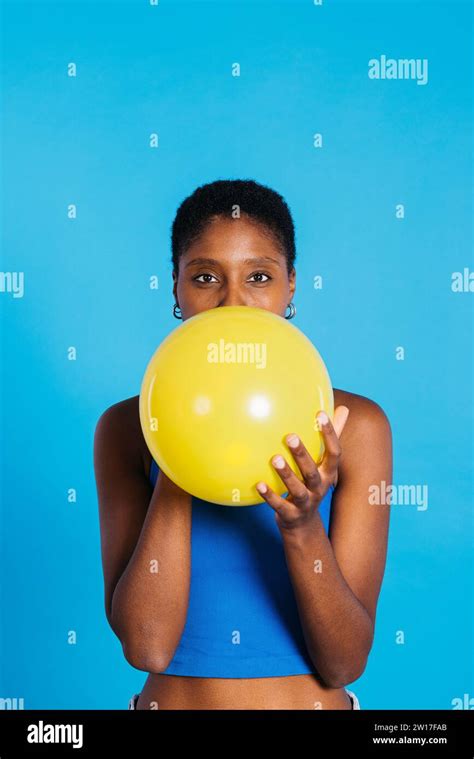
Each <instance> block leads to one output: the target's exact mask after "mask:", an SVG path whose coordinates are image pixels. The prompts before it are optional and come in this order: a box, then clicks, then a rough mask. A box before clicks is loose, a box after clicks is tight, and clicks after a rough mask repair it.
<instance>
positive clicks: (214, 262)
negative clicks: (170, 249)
mask: <svg viewBox="0 0 474 759" xmlns="http://www.w3.org/2000/svg"><path fill="white" fill-rule="evenodd" d="M242 263H243V264H264V263H273V264H276V265H277V266H281V264H280V261H278V260H277V259H276V258H272V257H271V256H258V257H255V258H246V259H244V261H242ZM195 264H209V265H211V266H215V265H217V266H220V265H221V262H220V261H218V260H217V259H215V258H202V257H199V258H193V259H191V261H188V262H187V263H186V265H185V267H184V268H185V269H187V267H188V266H193V265H195Z"/></svg>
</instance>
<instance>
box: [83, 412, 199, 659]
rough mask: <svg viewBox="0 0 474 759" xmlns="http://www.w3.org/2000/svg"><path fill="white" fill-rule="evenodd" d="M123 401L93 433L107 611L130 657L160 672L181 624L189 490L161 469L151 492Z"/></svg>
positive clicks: (185, 595)
mask: <svg viewBox="0 0 474 759" xmlns="http://www.w3.org/2000/svg"><path fill="white" fill-rule="evenodd" d="M121 405H122V404H116V405H114V406H111V407H110V408H109V409H107V411H105V412H104V414H102V416H101V417H100V419H99V421H98V423H97V426H96V430H95V436H94V467H95V475H96V484H97V494H98V500H99V514H100V530H101V546H102V565H103V572H104V586H105V608H106V615H107V619H108V621H109V623H110V625H111V627H112V629H113V630H114V632H115V633H116V635H117V636H118V638H119V639H120V641H121V643H122V647H123V651H124V655H125V657H126V659H127V661H128V662H129V663H130V664H131V665H132V666H134V667H136V668H137V669H142V670H144V671H146V672H161V671H163V670H164V669H166V667H167V666H168V663H169V662H170V661H171V659H172V657H173V655H174V651H175V649H176V647H177V645H178V643H179V640H180V638H181V635H182V632H183V629H184V625H185V622H186V614H187V608H188V599H189V582H190V565H191V558H190V556H191V508H192V507H191V496H190V495H189V494H188V493H185V492H184V491H183V490H181V488H178V487H177V486H176V485H174V483H172V482H171V480H169V479H168V478H167V477H166V476H165V475H164V473H163V472H162V471H161V470H160V472H159V476H158V480H157V483H156V487H155V489H154V490H153V488H152V485H151V483H150V482H149V480H148V478H147V477H146V475H145V472H144V469H143V460H142V457H141V454H140V451H139V446H138V445H137V442H136V441H137V437H136V427H134V426H133V425H132V424H131V423H130V421H127V418H128V419H129V416H127V414H126V413H125V412H124V410H123V408H121Z"/></svg>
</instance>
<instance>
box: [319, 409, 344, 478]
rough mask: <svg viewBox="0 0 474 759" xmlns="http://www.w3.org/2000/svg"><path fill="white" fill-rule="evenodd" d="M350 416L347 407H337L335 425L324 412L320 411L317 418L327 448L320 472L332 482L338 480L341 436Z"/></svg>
mask: <svg viewBox="0 0 474 759" xmlns="http://www.w3.org/2000/svg"><path fill="white" fill-rule="evenodd" d="M348 416H349V409H348V408H347V406H337V407H336V409H335V411H334V424H333V423H332V422H331V420H330V419H329V417H328V415H327V414H326V413H325V412H324V411H320V412H319V414H318V415H317V417H316V418H317V420H318V425H319V428H320V430H321V433H322V435H323V438H324V447H325V451H324V456H323V459H322V461H321V463H320V465H319V470H320V471H321V472H322V473H323V474H324V476H325V477H327V478H328V479H329V480H330V481H331V482H333V481H334V480H335V478H336V474H337V467H338V464H339V458H340V456H341V444H340V442H339V435H340V434H341V432H342V430H343V429H344V426H345V424H346V421H347V417H348Z"/></svg>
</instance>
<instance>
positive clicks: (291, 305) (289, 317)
mask: <svg viewBox="0 0 474 759" xmlns="http://www.w3.org/2000/svg"><path fill="white" fill-rule="evenodd" d="M287 308H289V309H290V313H289V314H288V316H286V315H285V319H293V317H294V315H295V314H296V306H295V304H294V303H288V306H287Z"/></svg>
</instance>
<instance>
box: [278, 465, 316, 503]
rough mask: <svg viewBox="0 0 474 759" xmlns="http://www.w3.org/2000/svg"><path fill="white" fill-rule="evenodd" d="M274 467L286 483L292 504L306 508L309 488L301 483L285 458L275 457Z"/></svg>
mask: <svg viewBox="0 0 474 759" xmlns="http://www.w3.org/2000/svg"><path fill="white" fill-rule="evenodd" d="M272 466H273V467H274V469H275V471H276V473H277V474H278V476H279V477H280V478H281V479H282V480H283V482H284V483H285V485H286V487H287V490H288V495H289V496H290V497H291V500H292V502H293V503H294V504H295V505H296V506H304V505H305V504H306V503H307V501H308V498H309V493H308V488H307V487H306V485H305V483H304V482H301V480H300V479H299V477H297V476H296V474H295V473H294V471H293V470H292V469H291V467H290V465H289V464H288V462H287V461H285V459H284V458H283V456H274V457H273V458H272Z"/></svg>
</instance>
